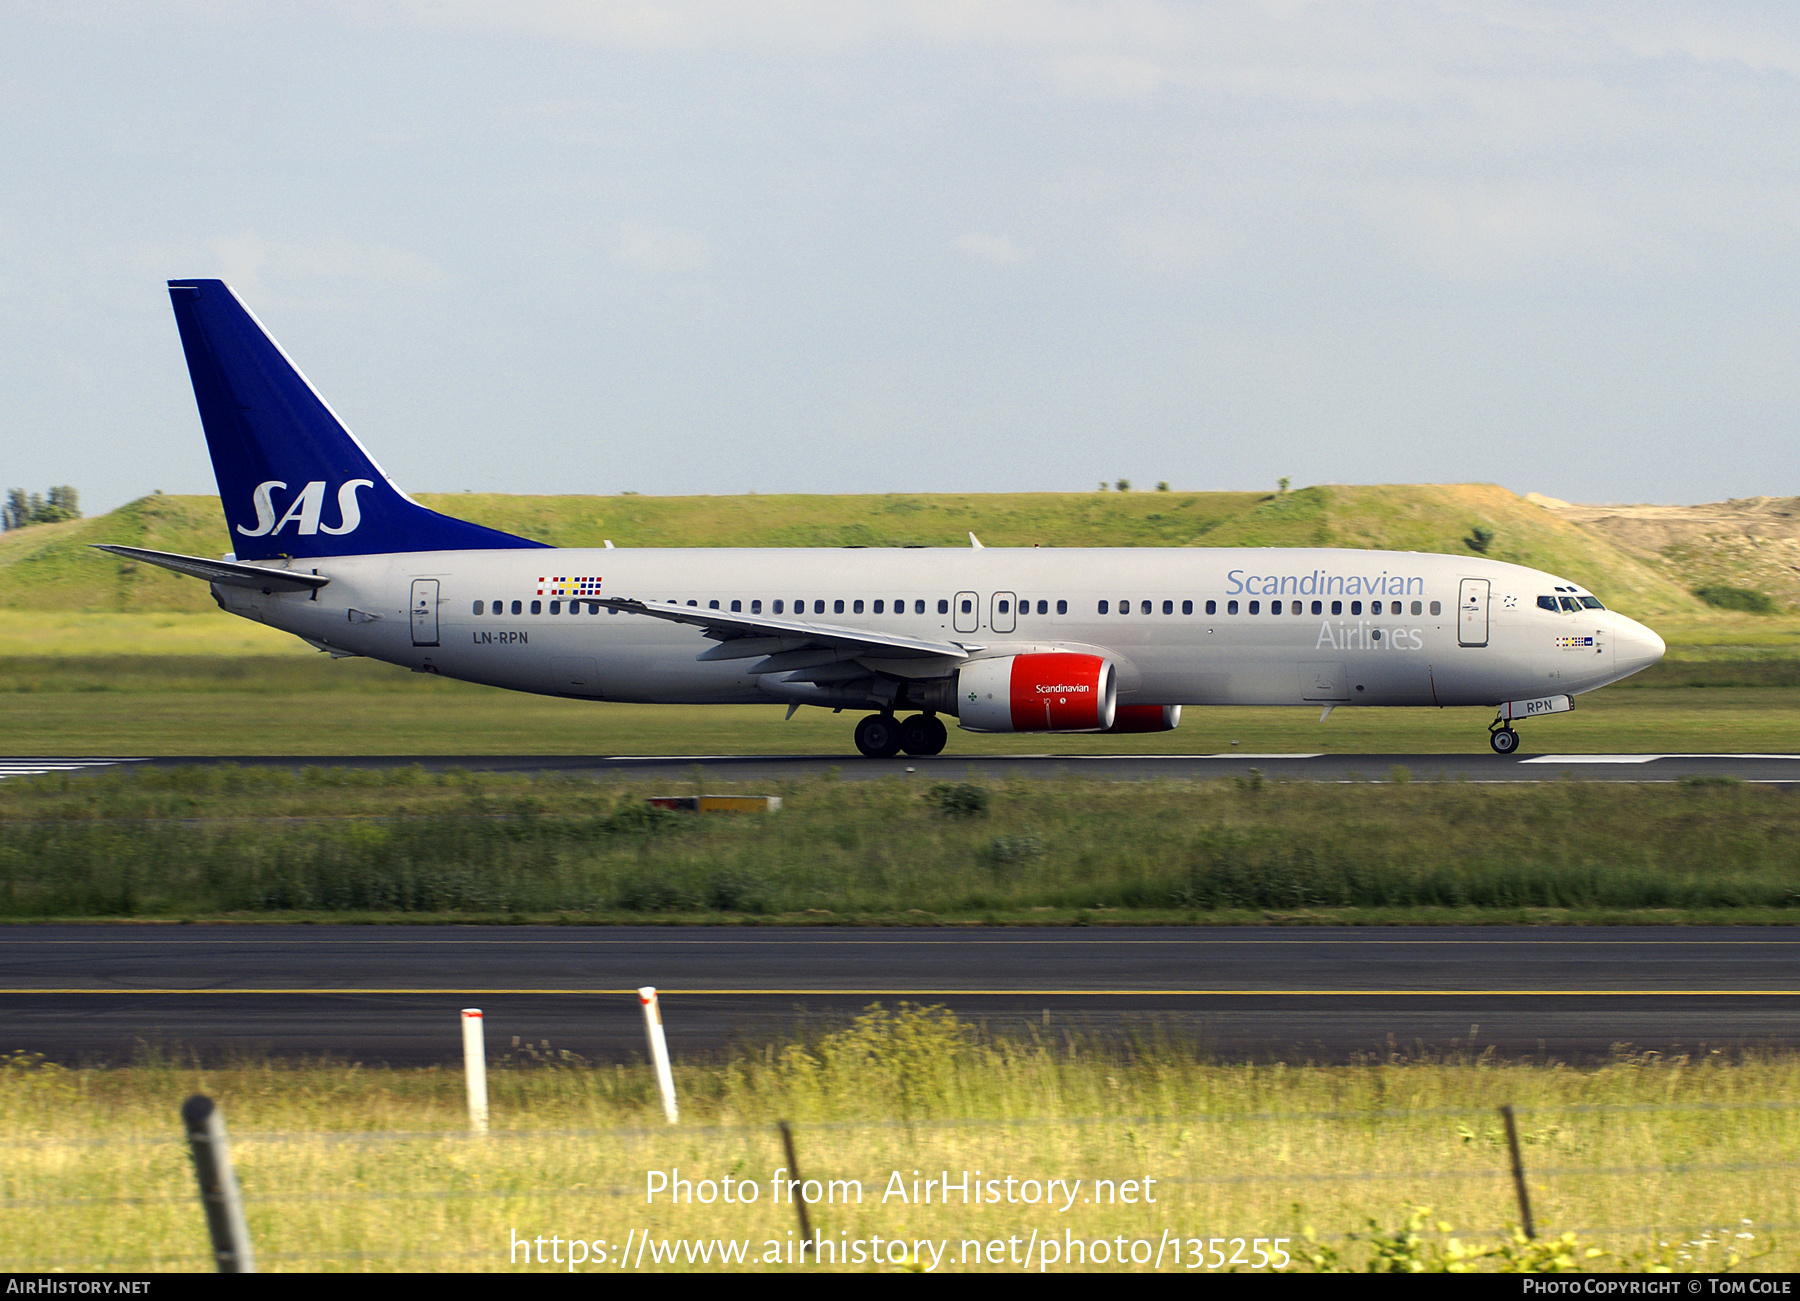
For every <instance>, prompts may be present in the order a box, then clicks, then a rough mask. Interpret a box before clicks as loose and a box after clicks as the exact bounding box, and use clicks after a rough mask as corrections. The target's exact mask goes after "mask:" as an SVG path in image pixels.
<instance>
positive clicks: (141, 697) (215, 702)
mask: <svg viewBox="0 0 1800 1301" xmlns="http://www.w3.org/2000/svg"><path fill="white" fill-rule="evenodd" d="M1711 655H1712V657H1711V658H1705V659H1692V660H1679V661H1666V662H1665V663H1663V664H1661V665H1658V666H1657V667H1656V668H1653V669H1651V670H1648V671H1647V672H1645V673H1643V674H1640V675H1638V676H1637V677H1635V678H1632V679H1628V680H1627V681H1626V682H1623V683H1620V684H1617V685H1615V686H1612V687H1608V688H1606V689H1604V690H1602V691H1598V692H1593V693H1591V694H1589V695H1585V696H1582V697H1581V698H1580V699H1579V700H1578V701H1577V705H1576V709H1575V711H1574V712H1573V713H1572V714H1565V715H1559V716H1556V717H1554V718H1549V719H1544V720H1540V721H1537V722H1533V723H1530V724H1528V725H1526V726H1525V727H1524V728H1523V729H1522V731H1521V735H1522V736H1523V738H1524V748H1525V750H1526V752H1528V753H1542V752H1547V751H1577V752H1579V751H1590V752H1611V751H1626V752H1630V751H1643V752H1672V753H1690V752H1692V753H1732V752H1745V753H1764V752H1766V753H1785V752H1788V751H1790V750H1793V749H1795V748H1796V747H1800V659H1792V658H1788V657H1785V656H1783V657H1775V656H1773V655H1765V656H1760V657H1746V656H1743V655H1727V654H1724V653H1723V652H1722V651H1721V650H1719V649H1715V650H1714V651H1712V652H1711ZM0 699H4V700H5V701H6V706H5V708H6V733H7V738H6V743H5V748H6V750H7V751H8V752H10V753H12V754H16V755H23V754H40V755H58V754H67V755H99V754H113V755H124V754H173V755H181V754H191V755H246V756H253V755H295V754H298V755H319V756H321V757H326V756H331V755H351V754H389V755H391V754H471V755H474V754H564V755H568V754H581V755H605V754H841V755H843V756H845V762H846V763H854V762H857V757H856V755H855V751H854V747H853V745H852V743H851V730H852V728H853V726H854V723H855V720H856V718H857V717H859V715H855V714H851V713H846V714H842V715H835V716H834V715H832V714H830V713H828V712H826V711H823V710H816V709H805V710H802V711H800V713H799V714H797V715H795V717H794V718H793V719H792V720H789V721H785V722H784V721H783V718H782V715H783V712H784V710H783V708H782V706H780V705H778V704H771V705H767V706H761V705H734V706H680V705H620V704H610V703H598V702H588V701H572V700H562V699H555V698H550V697H543V696H529V695H522V694H518V693H515V692H505V691H499V690H496V689H493V688H489V687H479V686H472V685H469V684H465V683H457V682H450V681H446V680H444V679H441V678H432V677H427V676H425V675H421V674H413V673H407V672H405V671H403V670H400V669H396V668H393V667H391V666H388V665H382V664H376V663H372V662H370V661H366V660H343V661H337V662H332V661H330V660H329V659H328V658H327V657H325V656H323V655H317V654H313V653H310V652H309V653H308V654H306V655H286V654H276V655H255V656H250V655H244V656H208V655H178V654H169V655H156V656H75V655H61V656H31V657H23V656H13V657H10V658H6V659H0ZM1491 718H1492V711H1490V710H1485V709H1447V710H1436V709H1374V708H1370V709H1357V708H1341V709H1338V710H1337V711H1336V712H1334V713H1333V714H1332V716H1331V718H1330V719H1329V721H1327V722H1324V723H1321V722H1320V721H1319V713H1318V710H1317V709H1316V708H1311V707H1305V708H1291V709H1250V708H1224V707H1221V708H1194V709H1188V710H1186V711H1185V712H1184V714H1183V717H1182V725H1181V727H1180V728H1179V729H1177V730H1176V731H1174V732H1166V733H1155V734H1148V735H1136V736H1079V735H1077V736H1055V737H1046V736H1036V735H1018V736H1009V735H980V734H977V733H973V732H964V731H960V730H957V729H954V728H953V729H952V731H951V739H950V747H949V749H948V751H947V754H948V755H949V756H950V757H951V758H952V759H953V758H955V757H956V756H958V755H982V754H1096V753H1098V754H1138V753H1174V754H1187V753H1211V752H1216V751H1228V750H1230V749H1232V748H1233V743H1234V742H1235V743H1236V748H1237V749H1240V750H1242V751H1245V752H1256V753H1314V752H1321V753H1376V754H1382V753H1390V754H1391V753H1423V754H1431V753H1482V752H1485V750H1486V748H1487V724H1488V722H1489V720H1490V719H1491ZM1418 775H1419V776H1421V777H1425V776H1429V775H1430V774H1429V773H1428V772H1423V771H1422V772H1420V773H1419V774H1418Z"/></svg>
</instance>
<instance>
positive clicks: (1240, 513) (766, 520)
mask: <svg viewBox="0 0 1800 1301" xmlns="http://www.w3.org/2000/svg"><path fill="white" fill-rule="evenodd" d="M421 500H422V501H424V502H425V503H426V504H427V505H430V506H432V507H434V508H435V509H438V510H442V511H444V512H445V513H446V514H451V515H455V516H458V517H460V518H464V519H469V520H473V521H475V522H476V523H480V524H487V525H491V526H493V527H495V528H500V529H505V530H507V531H508V532H513V533H519V534H522V535H524V536H527V537H532V538H535V539H537V540H539V541H542V542H548V543H550V544H552V545H554V546H565V547H584V546H585V547H597V546H601V545H602V544H603V543H604V542H605V540H607V539H609V538H610V539H611V540H612V541H613V542H614V543H615V544H617V545H619V546H622V547H843V546H873V547H883V546H937V547H966V546H967V545H968V534H969V533H970V532H971V531H973V532H974V533H976V534H978V535H979V536H980V537H981V540H982V541H983V542H984V543H986V544H987V545H989V546H993V547H1009V546H1016V547H1029V546H1046V547H1078V546H1079V547H1151V546H1155V547H1221V546H1251V547H1300V546H1320V547H1353V548H1363V547H1376V548H1384V549H1391V550H1399V551H1409V550H1410V551H1437V552H1449V553H1460V554H1465V555H1467V554H1471V553H1472V548H1471V539H1472V538H1474V536H1475V530H1476V529H1484V530H1487V531H1488V532H1489V533H1490V534H1491V541H1489V542H1487V543H1485V544H1484V545H1485V546H1486V551H1485V554H1487V555H1489V556H1491V557H1492V558H1494V559H1496V560H1510V561H1516V562H1518V563H1520V564H1527V565H1533V566H1537V567H1540V568H1544V569H1548V570H1551V571H1552V572H1555V573H1559V574H1563V575H1566V576H1568V577H1570V578H1573V579H1575V580H1576V581H1578V582H1581V583H1584V584H1586V585H1587V586H1588V587H1590V588H1592V589H1593V590H1594V591H1596V592H1599V593H1601V594H1602V596H1603V597H1604V598H1605V599H1606V600H1607V601H1608V602H1609V604H1612V605H1614V606H1616V607H1617V608H1619V609H1621V610H1624V611H1626V612H1627V613H1630V614H1633V615H1637V616H1640V617H1654V616H1660V615H1670V614H1688V615H1700V614H1702V613H1703V612H1704V610H1705V607H1704V606H1703V605H1701V604H1700V603H1699V602H1698V601H1697V600H1695V598H1694V597H1693V596H1691V595H1690V594H1689V593H1688V592H1686V591H1685V590H1684V589H1683V588H1682V587H1681V585H1680V584H1679V583H1678V582H1672V581H1671V580H1670V578H1669V577H1668V576H1667V575H1665V574H1663V573H1661V572H1659V571H1658V570H1657V568H1655V567H1654V566H1651V565H1648V564H1646V563H1644V562H1643V561H1641V560H1638V559H1636V558H1635V557H1633V556H1632V555H1631V554H1630V553H1628V552H1627V551H1625V550H1622V549H1621V548H1619V547H1618V546H1615V545H1614V544H1613V543H1612V542H1610V541H1608V540H1606V539H1605V538H1604V537H1602V536H1601V535H1600V534H1598V533H1596V532H1593V531H1591V530H1589V529H1587V528H1584V527H1583V526H1581V525H1578V524H1574V523H1570V522H1568V521H1566V520H1563V519H1561V518H1559V517H1558V516H1557V515H1556V514H1554V513H1553V512H1550V511H1547V510H1545V509H1543V508H1542V507H1539V506H1536V505H1533V504H1532V503H1530V502H1528V501H1526V500H1525V499H1524V498H1522V497H1517V496H1514V495H1513V494H1512V493H1510V492H1507V491H1506V490H1505V489H1504V488H1498V487H1494V486H1492V485H1486V484H1448V485H1382V486H1371V487H1357V486H1350V487H1344V486H1327V487H1316V488H1303V489H1301V490H1299V491H1297V492H1291V493H1286V494H1263V493H1246V492H1167V493H1163V492H1154V493H1118V492H1113V493H984V494H972V493H963V494H957V493H936V494H927V493H918V494H911V493H892V494H886V495H881V496H831V495H820V496H805V497H799V496H772V497H764V496H745V497H660V498H659V497H638V496H628V497H515V496H501V495H498V494H489V493H462V494H426V495H424V496H422V497H421ZM95 542H115V543H123V544H126V545H131V546H141V547H152V548H155V549H157V550H164V551H184V552H188V553H190V554H194V555H219V554H222V553H223V552H226V551H229V550H230V549H231V543H230V540H229V538H228V536H227V534H226V532H225V527H224V521H223V517H222V516H221V514H220V512H219V505H218V501H217V499H216V498H212V497H195V496H168V495H163V494H156V495H153V496H150V497H141V498H139V499H138V500H137V501H134V502H131V503H130V504H128V505H126V506H122V507H120V508H119V509H118V510H116V511H113V512H112V513H110V514H108V515H103V516H98V517H96V518H93V519H84V520H71V521H68V522H66V523H62V524H45V525H38V526H35V527H33V528H28V529H20V530H17V531H15V532H12V533H8V534H5V535H3V536H0V608H4V609H11V610H39V611H64V612H72V611H85V612H102V611H112V612H121V611H188V612H195V611H204V610H206V609H209V608H210V607H211V601H210V598H208V596H207V594H206V588H205V585H204V584H201V583H198V582H196V581H194V580H192V579H187V578H182V577H180V576H178V575H175V574H171V573H169V572H167V571H166V570H161V569H157V568H155V567H154V566H146V565H140V564H137V563H136V562H133V561H128V560H120V559H119V558H118V557H115V556H110V555H107V554H106V553H104V552H98V551H94V550H92V548H91V545H90V544H92V543H95Z"/></svg>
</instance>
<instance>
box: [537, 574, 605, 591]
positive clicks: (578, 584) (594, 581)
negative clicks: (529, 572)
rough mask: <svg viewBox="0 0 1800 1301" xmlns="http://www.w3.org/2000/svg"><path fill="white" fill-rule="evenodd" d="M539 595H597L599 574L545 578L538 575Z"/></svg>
mask: <svg viewBox="0 0 1800 1301" xmlns="http://www.w3.org/2000/svg"><path fill="white" fill-rule="evenodd" d="M537 594H538V595H539V596H598V595H600V576H599V575H598V574H595V575H592V576H591V577H586V578H563V577H560V576H558V577H554V578H545V577H543V576H541V575H540V576H539V578H538V590H537Z"/></svg>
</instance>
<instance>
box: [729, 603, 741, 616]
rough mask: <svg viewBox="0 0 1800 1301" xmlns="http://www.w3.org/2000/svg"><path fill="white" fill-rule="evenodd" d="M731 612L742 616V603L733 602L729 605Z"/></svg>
mask: <svg viewBox="0 0 1800 1301" xmlns="http://www.w3.org/2000/svg"><path fill="white" fill-rule="evenodd" d="M731 612H732V613H733V614H742V613H743V612H744V603H743V602H742V601H733V602H732V603H731Z"/></svg>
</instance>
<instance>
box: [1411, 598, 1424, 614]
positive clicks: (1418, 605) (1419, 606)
mask: <svg viewBox="0 0 1800 1301" xmlns="http://www.w3.org/2000/svg"><path fill="white" fill-rule="evenodd" d="M1412 612H1413V613H1414V614H1424V613H1425V603H1424V602H1423V601H1414V602H1413V603H1412Z"/></svg>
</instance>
